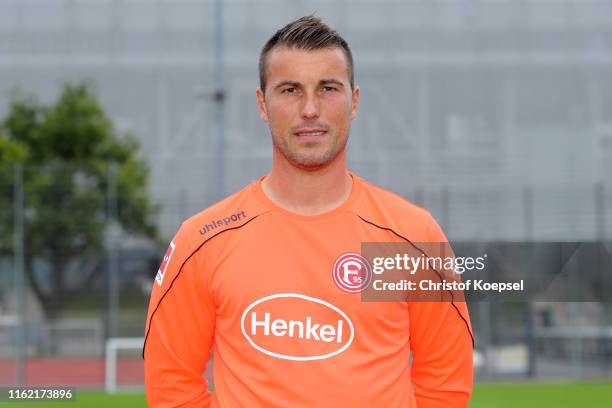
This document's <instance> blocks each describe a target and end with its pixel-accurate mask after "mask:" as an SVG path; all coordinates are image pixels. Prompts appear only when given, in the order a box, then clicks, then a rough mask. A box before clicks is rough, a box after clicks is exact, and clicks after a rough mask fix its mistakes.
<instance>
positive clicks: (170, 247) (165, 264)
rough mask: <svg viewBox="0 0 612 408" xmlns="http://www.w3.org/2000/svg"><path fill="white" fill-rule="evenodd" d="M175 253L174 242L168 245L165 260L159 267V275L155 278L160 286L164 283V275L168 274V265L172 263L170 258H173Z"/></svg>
mask: <svg viewBox="0 0 612 408" xmlns="http://www.w3.org/2000/svg"><path fill="white" fill-rule="evenodd" d="M173 253H174V242H172V241H170V245H168V249H167V250H166V254H165V255H164V259H163V260H162V262H161V265H159V269H158V270H157V275H156V276H155V282H157V284H158V285H159V286H161V285H162V282H163V281H164V275H165V274H166V268H167V267H168V263H169V262H170V258H172V254H173Z"/></svg>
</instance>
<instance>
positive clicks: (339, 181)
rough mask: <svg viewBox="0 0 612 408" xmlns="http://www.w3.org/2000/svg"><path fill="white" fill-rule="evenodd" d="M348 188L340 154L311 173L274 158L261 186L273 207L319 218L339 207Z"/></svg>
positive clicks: (348, 177) (350, 187)
mask: <svg viewBox="0 0 612 408" xmlns="http://www.w3.org/2000/svg"><path fill="white" fill-rule="evenodd" d="M352 187H353V180H352V177H351V176H350V175H349V173H348V171H347V168H346V155H345V153H344V152H342V153H340V155H339V156H338V157H337V158H336V159H334V160H333V162H332V163H330V164H329V165H328V166H326V167H324V168H321V169H317V170H312V171H310V170H303V169H299V168H297V167H295V166H293V165H292V164H290V163H288V162H287V161H286V160H284V158H283V159H278V158H275V160H273V163H272V171H270V174H268V175H267V176H266V178H265V179H264V180H263V182H262V188H263V190H264V192H265V194H266V195H267V196H268V198H269V199H270V200H271V201H272V202H273V203H274V204H276V205H278V206H279V207H281V208H284V209H286V210H288V211H291V212H294V213H296V214H301V215H317V214H322V213H325V212H328V211H331V210H333V209H335V208H338V207H340V206H341V205H342V204H343V203H344V202H345V201H346V200H347V199H348V198H349V196H350V195H351V190H352Z"/></svg>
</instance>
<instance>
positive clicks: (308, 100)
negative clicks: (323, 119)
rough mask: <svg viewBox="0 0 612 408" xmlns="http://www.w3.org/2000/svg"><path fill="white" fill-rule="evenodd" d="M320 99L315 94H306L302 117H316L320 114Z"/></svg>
mask: <svg viewBox="0 0 612 408" xmlns="http://www.w3.org/2000/svg"><path fill="white" fill-rule="evenodd" d="M319 109H320V106H319V100H318V98H317V97H316V96H315V95H306V96H305V97H304V104H303V105H302V117H303V118H305V119H310V118H316V117H318V116H319V114H320V112H319Z"/></svg>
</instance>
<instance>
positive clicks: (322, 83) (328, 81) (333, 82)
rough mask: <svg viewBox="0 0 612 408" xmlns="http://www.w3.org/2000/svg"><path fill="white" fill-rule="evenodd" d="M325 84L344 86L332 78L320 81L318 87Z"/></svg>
mask: <svg viewBox="0 0 612 408" xmlns="http://www.w3.org/2000/svg"><path fill="white" fill-rule="evenodd" d="M327 84H336V85H338V86H342V87H343V86H344V84H343V83H342V82H341V81H338V80H337V79H334V78H329V79H322V80H320V81H319V85H327Z"/></svg>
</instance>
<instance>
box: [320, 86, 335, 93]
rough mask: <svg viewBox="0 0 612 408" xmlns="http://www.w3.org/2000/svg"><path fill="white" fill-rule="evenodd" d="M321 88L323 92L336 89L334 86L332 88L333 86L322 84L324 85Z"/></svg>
mask: <svg viewBox="0 0 612 408" xmlns="http://www.w3.org/2000/svg"><path fill="white" fill-rule="evenodd" d="M323 90H324V91H325V92H332V91H335V90H336V88H334V87H333V86H324V87H323Z"/></svg>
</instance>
